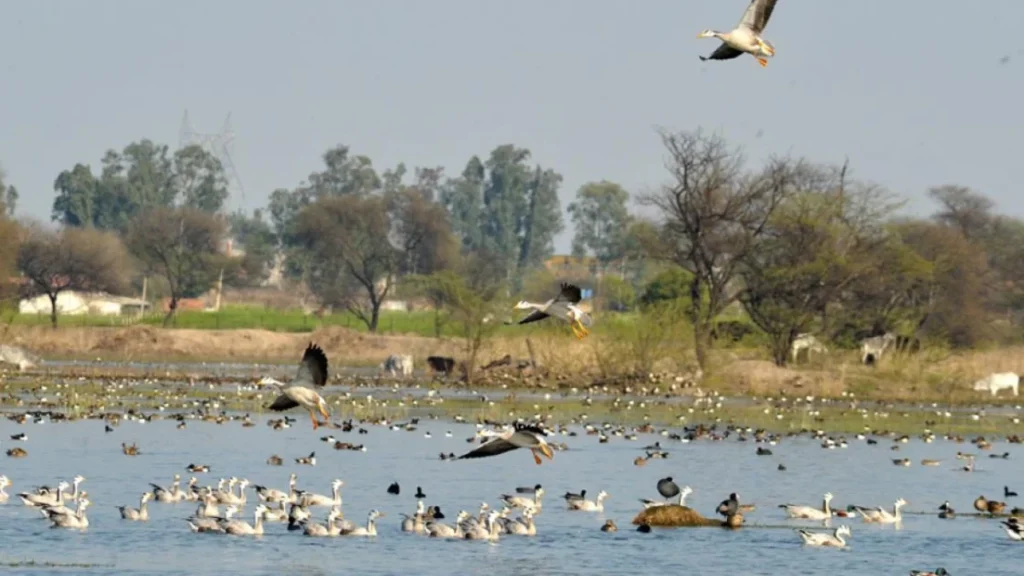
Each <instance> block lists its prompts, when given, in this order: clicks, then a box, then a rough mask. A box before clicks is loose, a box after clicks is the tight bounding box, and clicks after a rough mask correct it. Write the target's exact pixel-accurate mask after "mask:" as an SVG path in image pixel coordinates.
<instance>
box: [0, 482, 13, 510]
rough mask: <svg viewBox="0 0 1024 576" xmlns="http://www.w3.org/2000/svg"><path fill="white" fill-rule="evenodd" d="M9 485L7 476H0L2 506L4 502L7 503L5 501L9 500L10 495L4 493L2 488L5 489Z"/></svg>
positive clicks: (0, 502) (0, 501)
mask: <svg viewBox="0 0 1024 576" xmlns="http://www.w3.org/2000/svg"><path fill="white" fill-rule="evenodd" d="M10 485H11V481H10V480H9V479H8V478H7V476H3V475H0V504H4V503H5V502H7V500H9V499H10V498H11V495H10V494H8V493H7V492H4V488H7V487H8V486H10Z"/></svg>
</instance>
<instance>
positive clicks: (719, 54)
mask: <svg viewBox="0 0 1024 576" xmlns="http://www.w3.org/2000/svg"><path fill="white" fill-rule="evenodd" d="M740 54H743V51H742V50H737V49H736V48H733V47H732V46H729V45H728V44H726V43H725V42H722V45H721V46H719V47H718V49H717V50H715V51H714V52H712V53H711V55H709V56H701V57H700V59H701V60H732V59H733V58H736V57H737V56H739V55H740Z"/></svg>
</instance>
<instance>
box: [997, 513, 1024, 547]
mask: <svg viewBox="0 0 1024 576" xmlns="http://www.w3.org/2000/svg"><path fill="white" fill-rule="evenodd" d="M1000 524H1001V525H1002V526H1003V530H1005V531H1006V535H1007V536H1009V537H1010V540H1016V541H1018V542H1020V541H1022V540H1024V526H1022V525H1021V523H1020V521H1018V520H1017V519H1016V518H1010V519H1009V520H1004V521H1002V522H1000Z"/></svg>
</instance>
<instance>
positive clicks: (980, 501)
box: [974, 496, 1006, 514]
mask: <svg viewBox="0 0 1024 576" xmlns="http://www.w3.org/2000/svg"><path fill="white" fill-rule="evenodd" d="M974 509H975V510H977V511H978V512H984V513H988V514H1002V513H1003V510H1005V509H1006V502H997V501H995V500H987V499H986V498H985V497H984V496H978V497H977V498H975V499H974Z"/></svg>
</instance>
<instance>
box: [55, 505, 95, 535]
mask: <svg viewBox="0 0 1024 576" xmlns="http://www.w3.org/2000/svg"><path fill="white" fill-rule="evenodd" d="M90 504H91V502H89V499H88V498H82V499H81V500H79V501H78V511H77V512H75V513H73V514H59V513H54V514H52V515H51V516H50V517H49V518H50V522H51V523H52V525H51V526H50V527H51V528H68V529H77V530H84V529H86V528H88V527H89V518H88V517H87V516H86V515H85V510H86V508H88V507H89V505H90Z"/></svg>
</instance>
